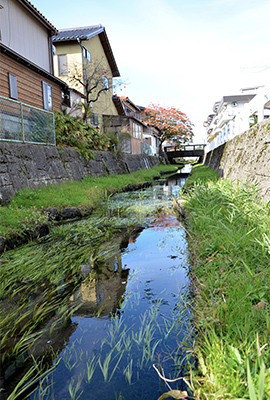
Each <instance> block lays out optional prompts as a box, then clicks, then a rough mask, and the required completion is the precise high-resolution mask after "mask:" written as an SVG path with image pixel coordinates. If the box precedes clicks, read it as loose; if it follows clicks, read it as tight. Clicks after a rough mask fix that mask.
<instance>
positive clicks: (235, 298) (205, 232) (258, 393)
mask: <svg viewBox="0 0 270 400" xmlns="http://www.w3.org/2000/svg"><path fill="white" fill-rule="evenodd" d="M181 197H182V199H183V200H184V206H185V210H186V212H187V215H188V219H187V231H188V241H189V250H190V257H191V265H192V267H191V276H192V282H193V290H194V294H195V298H194V301H193V302H192V303H191V305H190V306H191V307H192V309H193V315H194V327H195V335H194V336H195V339H194V355H195V356H196V358H197V360H198V369H196V368H193V369H192V372H191V386H192V388H193V393H194V397H195V398H196V399H251V400H263V399H270V316H269V312H270V269H269V267H270V234H269V232H270V204H269V203H268V204H265V203H264V202H262V201H261V199H260V197H259V193H258V189H257V188H256V186H251V185H249V184H245V185H241V186H240V185H234V186H233V184H232V182H231V181H227V180H219V179H218V176H217V174H216V173H215V172H214V171H212V170H210V169H209V168H208V167H206V166H204V165H197V166H195V167H194V168H193V170H192V175H191V177H190V178H188V180H187V186H186V188H185V189H184V190H183V193H182V194H181Z"/></svg>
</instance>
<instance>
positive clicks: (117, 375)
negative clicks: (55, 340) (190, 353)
mask: <svg viewBox="0 0 270 400" xmlns="http://www.w3.org/2000/svg"><path fill="white" fill-rule="evenodd" d="M178 190H179V188H178ZM151 191H152V195H153V192H154V197H157V198H158V197H163V198H164V197H165V199H166V197H167V194H166V193H165V196H163V195H162V192H163V188H162V186H159V187H158V188H157V187H155V188H152V189H150V190H149V191H148V193H149V192H151ZM163 193H164V192H163ZM141 196H144V198H147V197H149V196H150V194H143V195H142V194H141ZM120 197H121V196H117V197H115V201H119V200H120ZM124 197H125V198H126V196H124ZM133 197H134V198H133V200H131V201H130V203H132V202H136V201H137V200H136V198H135V196H133ZM152 198H153V197H152ZM126 199H127V198H126ZM166 200H167V199H166ZM170 202H171V200H170ZM121 257H122V262H121V265H122V268H123V269H129V275H128V278H127V281H126V279H125V280H123V285H125V286H124V287H125V292H124V295H123V296H122V305H121V308H120V310H119V312H118V315H116V316H115V317H114V318H110V317H108V315H107V316H106V317H101V318H96V317H90V316H89V315H88V316H86V317H84V316H83V315H82V314H81V313H80V316H73V317H72V322H73V323H76V324H77V329H76V331H75V332H74V333H73V334H72V335H71V337H70V340H69V342H68V343H67V345H66V348H65V349H64V350H63V351H62V352H61V354H60V356H62V357H63V359H62V360H61V361H60V363H59V365H58V367H57V369H56V370H55V372H54V375H53V379H54V382H55V383H54V393H55V399H61V400H65V399H70V398H71V397H70V388H71V389H72V388H75V386H76V384H78V385H79V387H80V390H79V391H78V394H79V393H80V392H81V391H83V392H82V394H81V396H80V399H81V400H86V399H87V400H89V399H92V400H98V399H100V398H104V399H115V398H116V399H117V398H119V399H122V400H124V399H126V400H132V399H134V400H139V399H140V400H141V399H144V398H145V399H146V398H147V399H148V400H151V399H153V400H154V399H155V400H156V399H157V398H158V397H159V395H160V394H161V393H163V392H164V391H166V390H167V388H166V387H165V385H164V384H162V385H161V387H160V381H159V378H158V376H157V374H156V372H155V371H154V369H153V367H152V364H153V363H154V362H158V360H161V363H162V367H163V368H164V369H165V373H166V376H167V377H169V378H171V379H172V378H176V377H178V376H179V373H180V371H179V370H175V369H173V368H172V364H175V363H176V359H174V360H173V359H172V356H171V355H170V354H171V353H172V352H175V350H176V349H177V346H178V345H177V343H179V342H180V341H181V339H184V336H183V334H184V333H185V332H186V327H185V324H183V323H181V322H180V324H179V323H177V317H178V313H177V310H176V308H177V307H178V302H179V291H180V292H181V291H182V292H184V289H183V287H184V286H185V285H187V284H188V278H187V267H188V266H187V245H186V241H185V232H184V229H183V227H182V226H181V225H180V224H179V223H178V221H177V218H176V216H175V215H166V214H159V215H157V216H155V218H154V219H153V218H152V220H151V223H150V224H149V225H148V227H147V228H145V229H144V230H143V231H142V232H141V233H140V234H139V235H138V236H137V237H135V238H134V237H133V238H132V239H131V240H130V243H129V245H128V247H127V248H125V249H123V250H122V252H121ZM108 279H110V278H108ZM173 310H176V311H175V313H174V314H173ZM101 315H102V314H101ZM187 317H188V311H187V310H186V311H185V312H184V317H183V316H182V318H184V319H185V320H186V319H187ZM148 330H149V332H148ZM142 332H143V334H144V335H146V336H145V337H144V339H143V340H142V341H141V342H140V343H139V338H140V334H141V333H142ZM147 332H148V333H147ZM147 335H148V336H147ZM149 338H150V339H149ZM136 341H137V342H138V343H137V342H136ZM147 343H148V344H147ZM179 351H180V350H179ZM150 353H151V354H152V356H151V357H152V358H151V357H150V356H149V357H150V358H149V359H148V361H146V357H147V356H146V355H145V354H150ZM110 354H111V356H110ZM93 356H94V357H96V358H94V360H95V362H96V364H95V372H94V375H93V377H94V378H93V379H91V380H90V381H89V382H87V379H86V377H87V373H88V372H89V371H88V372H87V365H88V368H89V361H90V360H91V359H93ZM106 357H111V359H110V367H109V377H110V374H112V373H113V374H112V375H113V376H112V377H111V379H109V378H108V380H110V381H107V382H104V376H103V374H102V372H101V369H102V368H101V367H104V365H105V361H106V359H107V358H106ZM175 357H176V358H177V357H180V355H179V354H178V355H177V353H176V356H175ZM180 358H181V357H180ZM98 359H99V361H98ZM87 363H88V364H87ZM128 366H129V367H128ZM131 367H132V378H131V383H132V385H130V384H129V382H128V371H130V370H129V368H131ZM114 368H115V370H114ZM180 382H181V381H180ZM179 385H180V386H179ZM177 387H178V388H179V389H182V387H181V383H178V384H174V385H173V387H172V388H173V389H176V388H177ZM121 396H122V397H121ZM34 398H35V397H34V395H32V396H31V399H34ZM47 399H51V398H50V397H47Z"/></svg>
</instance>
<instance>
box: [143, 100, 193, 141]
mask: <svg viewBox="0 0 270 400" xmlns="http://www.w3.org/2000/svg"><path fill="white" fill-rule="evenodd" d="M143 120H144V122H146V123H148V124H149V125H153V126H154V127H156V128H158V129H159V132H160V133H159V140H160V147H161V145H162V143H163V142H165V141H168V142H170V143H172V144H173V145H174V146H178V145H181V144H183V143H186V142H189V141H191V140H192V138H193V136H194V134H193V131H192V127H193V124H192V123H191V122H190V120H189V119H188V117H187V116H186V114H184V113H183V112H182V111H180V110H179V109H178V108H175V107H162V106H161V105H159V104H153V103H151V104H150V105H149V106H148V107H147V108H145V109H144V111H143Z"/></svg>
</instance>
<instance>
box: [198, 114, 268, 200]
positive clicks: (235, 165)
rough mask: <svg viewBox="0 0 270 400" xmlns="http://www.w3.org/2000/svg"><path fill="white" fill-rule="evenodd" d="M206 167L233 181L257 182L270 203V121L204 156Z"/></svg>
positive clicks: (264, 197) (260, 124) (256, 126)
mask: <svg viewBox="0 0 270 400" xmlns="http://www.w3.org/2000/svg"><path fill="white" fill-rule="evenodd" d="M203 162H204V164H205V165H208V166H209V167H210V168H212V169H214V170H216V171H218V173H219V175H220V176H222V177H223V178H225V179H231V180H232V181H234V182H246V181H249V182H252V183H255V182H257V183H258V186H259V188H260V193H261V195H262V197H263V199H264V200H265V201H269V200H270V121H269V120H265V121H263V122H261V123H259V124H257V125H255V126H254V127H252V128H251V129H249V130H248V131H246V132H244V133H242V134H241V135H239V136H236V137H235V138H233V139H232V140H230V141H229V142H227V143H225V144H223V145H222V146H219V147H217V148H216V149H214V150H212V151H211V152H209V153H207V154H206V155H205V156H204V161H203Z"/></svg>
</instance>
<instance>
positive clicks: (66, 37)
mask: <svg viewBox="0 0 270 400" xmlns="http://www.w3.org/2000/svg"><path fill="white" fill-rule="evenodd" d="M97 35H98V36H99V39H100V42H101V44H102V47H103V50H104V52H105V55H106V57H107V60H108V63H109V65H110V68H111V71H112V76H113V77H114V78H116V77H118V76H120V72H119V70H118V67H117V64H116V61H115V58H114V55H113V52H112V48H111V45H110V42H109V39H108V36H107V33H106V30H105V27H104V26H102V25H93V26H86V27H81V28H69V29H60V30H59V31H58V33H57V34H56V35H55V36H53V43H59V42H70V41H77V40H89V39H91V38H92V37H94V36H97Z"/></svg>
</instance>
